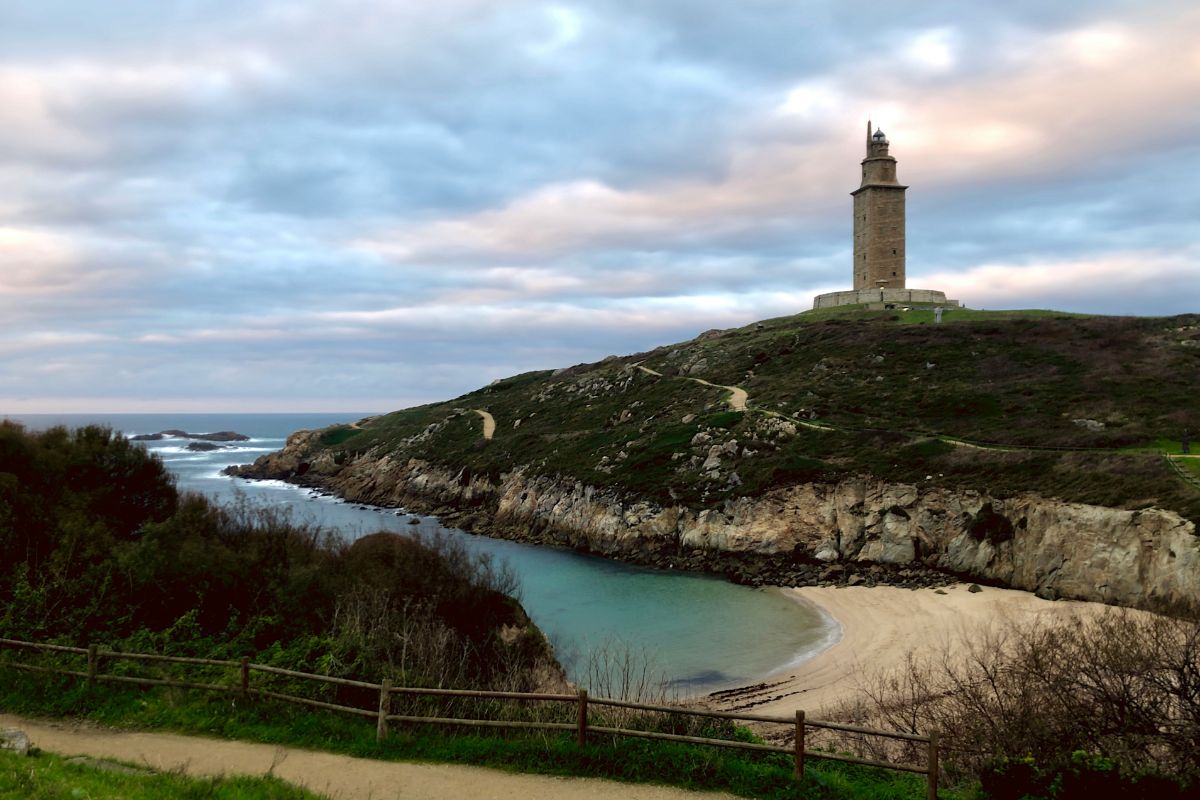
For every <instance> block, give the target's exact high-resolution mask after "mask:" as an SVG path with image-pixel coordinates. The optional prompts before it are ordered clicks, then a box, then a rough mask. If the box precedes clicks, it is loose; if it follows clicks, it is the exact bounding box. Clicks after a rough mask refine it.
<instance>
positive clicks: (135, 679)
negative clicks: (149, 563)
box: [0, 638, 939, 800]
mask: <svg viewBox="0 0 1200 800" xmlns="http://www.w3.org/2000/svg"><path fill="white" fill-rule="evenodd" d="M5 648H8V649H23V650H38V651H42V652H46V653H61V654H64V655H75V656H83V657H85V658H86V668H85V670H69V669H63V668H61V667H57V666H54V667H48V666H41V665H36V664H24V663H19V662H15V661H10V660H8V659H4V660H2V661H0V667H7V668H9V669H17V670H25V671H30V672H46V673H53V674H57V675H68V676H72V677H76V678H82V679H84V680H86V681H87V682H88V683H89V684H94V683H96V682H109V683H127V684H134V685H138V686H173V687H179V688H183V689H197V690H201V691H209V692H221V693H230V694H235V695H238V696H240V697H242V698H244V699H247V700H249V699H250V698H253V697H259V698H267V699H271V700H280V701H283V702H288V703H298V704H301V705H305V706H310V707H313V708H321V709H325V710H328V711H335V712H338V713H342V714H353V715H356V716H359V717H363V718H367V719H372V720H374V721H375V734H376V740H377V741H383V740H385V739H386V738H387V736H388V731H389V727H390V725H391V723H393V722H396V723H414V724H422V725H452V726H462V727H472V728H528V729H535V730H548V731H574V732H575V736H576V740H577V741H578V743H579V745H580V746H583V745H584V744H586V743H587V739H588V736H589V735H595V734H602V735H609V736H614V737H619V736H631V737H641V738H645V739H660V740H665V741H671V742H686V743H688V744H695V745H703V746H709V747H727V748H734V749H739V750H752V751H757V752H765V753H784V754H787V755H790V756H791V757H792V759H793V763H794V774H795V777H796V778H797V780H798V779H800V778H802V777H803V776H804V764H805V761H806V760H808V759H825V760H829V761H841V762H845V763H849V764H862V765H866V766H870V767H880V768H882V769H890V770H899V771H902V772H913V773H917V774H920V775H925V776H926V783H927V786H928V793H927V797H928V800H936V798H937V783H938V772H939V766H938V758H939V750H938V738H937V734H936V733H934V734H930V735H928V736H921V735H917V734H911V733H901V732H899V731H880V730H874V729H871V728H864V727H859V726H856V725H844V724H841V723H838V722H827V721H823V720H814V719H808V718H807V717H806V716H805V713H804V712H803V711H796V714H795V716H794V717H782V716H771V715H766V714H746V713H738V712H727V711H708V710H702V709H694V708H683V707H678V706H662V705H651V704H646V703H637V702H632V701H627V700H616V699H611V698H605V697H589V696H588V693H587V690H585V689H580V690H579V691H578V692H576V693H574V694H551V693H542V694H539V693H531V692H495V691H482V690H468V689H425V688H416V687H408V686H393V685H392V683H391V681H390V680H388V679H386V678H385V679H383V680H382V681H381V682H379V683H371V682H368V681H358V680H351V679H349V678H335V677H331V676H328V675H316V674H312V673H308V672H297V671H295V670H290V669H282V668H280V667H271V666H267V665H265V664H253V663H251V662H250V660H249V659H248V658H242V659H241V660H240V661H227V660H219V659H212V658H186V657H181V656H165V655H158V654H154V653H128V652H120V651H114V650H100V649H99V648H98V647H97V646H96V645H94V644H93V645H89V646H87V647H65V646H63V645H55V644H43V643H39V642H24V641H19V640H16V639H3V638H0V649H5ZM119 660H129V661H143V662H161V663H166V664H182V665H193V666H206V667H221V668H225V669H230V670H233V671H234V672H235V675H236V680H234V681H231V682H230V683H203V682H199V681H184V680H174V679H170V678H150V677H139V676H132V675H113V674H106V673H103V672H101V670H100V667H101V664H102V663H103V662H106V661H119ZM255 672H258V673H263V674H266V675H277V676H281V677H286V678H293V679H296V680H303V681H316V682H319V683H324V684H330V685H334V686H340V687H347V688H352V689H359V690H366V691H370V692H373V693H377V696H378V706H377V707H376V708H375V709H366V708H359V707H354V706H346V705H340V704H337V703H329V702H324V701H321V700H314V699H312V698H308V697H299V696H296V695H290V694H284V693H281V692H273V691H269V690H267V689H265V688H262V687H256V686H252V685H251V675H252V673H255ZM396 695H409V696H424V697H448V698H477V699H489V700H512V701H518V702H530V701H541V702H551V703H564V704H572V705H574V706H575V714H574V717H575V721H574V722H545V721H525V720H503V719H466V718H459V717H436V716H421V715H411V714H408V715H406V714H393V713H392V699H393V697H394V696H396ZM593 706H601V707H607V708H619V709H627V710H629V711H635V712H637V711H641V712H647V713H661V714H675V715H683V716H692V717H702V718H708V719H716V720H728V721H735V722H763V723H776V724H782V725H787V726H789V728H794V737H795V738H794V742H793V745H792V746H791V747H786V746H783V745H775V744H760V743H757V742H741V741H733V740H730V739H714V738H708V737H703V736H685V735H682V734H675V733H664V732H661V731H651V730H635V729H630V728H620V727H610V726H604V725H593V724H591V722H590V716H589V709H590V708H591V707H593ZM810 729H820V730H830V731H840V732H845V733H853V734H860V735H865V736H875V737H882V738H885V739H892V740H899V741H903V742H909V743H912V745H913V746H915V747H917V748H918V749H924V751H925V756H926V758H925V763H924V764H905V763H897V762H891V761H878V760H873V759H866V758H857V757H855V756H851V755H845V754H842V753H834V752H828V751H825V750H810V749H807V748H806V747H805V735H806V733H807V732H808V731H809V730H810ZM921 745H924V747H923V748H922V747H921Z"/></svg>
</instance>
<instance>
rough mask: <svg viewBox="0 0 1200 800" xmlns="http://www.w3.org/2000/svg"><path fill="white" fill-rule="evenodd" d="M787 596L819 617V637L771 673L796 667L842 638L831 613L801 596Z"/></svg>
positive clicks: (840, 630) (839, 625)
mask: <svg viewBox="0 0 1200 800" xmlns="http://www.w3.org/2000/svg"><path fill="white" fill-rule="evenodd" d="M788 597H789V598H790V599H791V600H792V601H794V602H796V603H799V604H800V605H802V606H804V607H805V608H808V609H811V610H813V611H815V612H817V615H818V616H820V618H821V638H819V639H817V641H815V642H813V643H812V644H810V645H808V646H807V647H804V648H801V649H800V650H799V651H798V652H796V653H795V654H793V655H792V657H791V658H790V659H788V662H787V663H786V664H783V665H781V666H780V667H779V668H778V669H773V670H771V672H770V673H768V674H772V675H773V674H775V673H776V672H782V671H784V670H788V669H792V668H794V667H798V666H800V665H801V664H803V663H804V662H805V661H808V660H809V659H810V658H813V657H814V656H817V655H820V654H821V653H824V652H825V651H826V650H828V649H829V648H831V647H833V646H834V645H835V644H837V643H838V642H840V641H841V640H842V635H843V631H842V624H841V623H840V622H838V621H837V620H836V619H834V618H833V615H832V614H830V613H829V612H828V611H826V610H825V609H823V608H821V607H820V606H819V605H817V604H816V603H810V602H809V601H807V600H805V599H804V598H803V597H797V596H796V595H793V594H790V593H789V594H788Z"/></svg>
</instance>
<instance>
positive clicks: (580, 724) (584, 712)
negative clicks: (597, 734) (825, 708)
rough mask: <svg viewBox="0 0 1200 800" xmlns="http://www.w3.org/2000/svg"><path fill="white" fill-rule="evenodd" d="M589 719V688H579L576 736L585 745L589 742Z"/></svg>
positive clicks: (580, 743) (581, 744)
mask: <svg viewBox="0 0 1200 800" xmlns="http://www.w3.org/2000/svg"><path fill="white" fill-rule="evenodd" d="M587 719H588V703H587V689H580V690H579V714H578V716H577V717H576V719H575V737H576V739H577V740H578V742H579V746H580V747H583V746H584V745H585V744H587Z"/></svg>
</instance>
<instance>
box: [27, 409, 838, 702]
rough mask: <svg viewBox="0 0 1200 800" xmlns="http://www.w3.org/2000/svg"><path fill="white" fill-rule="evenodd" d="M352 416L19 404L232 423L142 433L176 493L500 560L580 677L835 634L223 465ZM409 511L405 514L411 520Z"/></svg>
mask: <svg viewBox="0 0 1200 800" xmlns="http://www.w3.org/2000/svg"><path fill="white" fill-rule="evenodd" d="M366 416H370V414H368V413H362V414H22V415H8V417H7V418H9V419H13V420H15V421H17V422H20V423H21V424H23V425H25V427H26V428H28V429H31V430H43V429H46V428H49V427H52V426H56V425H64V426H67V427H79V426H83V425H90V424H99V425H104V426H108V427H110V428H112V429H113V430H115V431H119V432H121V433H123V434H124V435H126V436H134V435H136V434H143V433H156V432H158V431H163V430H168V429H178V430H183V431H187V432H189V433H211V432H215V431H236V432H238V433H241V434H244V435H246V436H249V437H250V439H249V441H245V442H236V443H230V444H229V445H227V446H225V447H222V448H221V449H219V450H212V451H209V452H193V451H190V450H188V449H187V444H188V442H187V441H186V440H182V439H171V438H168V439H162V440H159V441H150V442H145V443H144V446H145V447H146V448H147V449H148V450H149V451H150V452H152V453H155V454H156V455H158V456H159V457H160V458H162V460H163V463H164V464H165V465H166V467H167V469H169V470H170V471H171V473H172V474H173V475H174V476H175V478H176V481H177V485H178V487H179V488H180V489H181V490H183V491H195V492H200V493H202V494H205V495H207V496H209V497H210V498H212V499H213V500H215V501H217V502H220V503H235V502H238V503H250V504H253V505H256V506H264V507H271V508H274V509H276V510H282V511H285V512H286V513H288V514H290V515H291V517H292V519H294V520H296V521H300V522H306V523H312V524H317V525H320V526H321V527H323V528H324V529H327V530H333V531H337V532H338V533H339V534H340V535H342V536H344V537H346V538H347V539H349V540H353V539H356V538H358V537H360V536H363V535H366V534H369V533H374V532H376V531H393V532H396V533H400V534H404V535H413V534H414V533H419V534H421V535H426V536H431V535H439V534H440V535H443V536H448V537H453V538H455V539H458V540H460V541H461V542H463V543H464V544H465V545H466V546H467V547H468V548H470V549H471V550H472V551H474V552H478V553H487V554H490V555H491V556H492V557H493V558H495V559H497V560H503V561H504V562H506V563H507V564H508V565H509V567H510V568H511V569H512V570H513V572H515V574H516V575H517V577H518V579H519V580H520V586H521V589H520V594H519V599H520V601H521V603H522V605H523V606H524V607H525V609H526V611H527V612H528V613H529V615H530V617H532V618H533V620H534V622H536V623H537V625H538V627H539V628H541V629H542V631H543V632H544V633H545V634H546V635H547V637H549V639H550V641H551V643H552V644H553V645H554V648H555V652H556V654H557V656H558V658H559V661H560V662H562V664H563V666H564V668H565V669H566V670H567V674H568V676H570V677H571V678H572V679H573V680H575V681H577V682H581V683H584V684H586V683H587V680H588V675H589V674H591V672H590V670H589V664H592V665H594V664H596V663H602V662H604V661H605V660H606V659H609V660H611V657H612V656H613V654H621V657H622V658H626V657H628V658H632V661H633V663H634V664H635V665H636V666H637V668H638V670H639V673H644V674H648V675H651V676H655V678H656V681H655V682H659V681H661V682H662V683H663V684H665V688H666V690H667V692H668V694H669V695H672V696H675V697H686V696H689V695H695V694H702V693H705V692H710V691H714V690H718V689H723V688H730V687H734V686H740V685H744V684H746V683H749V682H752V681H754V680H757V679H759V678H762V677H764V676H766V675H768V674H770V673H772V672H775V671H779V670H783V669H786V668H788V667H790V666H793V665H796V664H799V663H800V662H802V661H804V660H806V659H807V658H810V657H812V656H813V655H815V654H816V653H818V652H820V651H821V650H823V649H825V648H826V647H828V646H830V645H831V644H832V643H833V642H834V641H835V640H836V638H837V636H838V635H839V631H838V628H837V625H836V623H835V622H834V621H833V620H832V619H831V618H829V617H828V616H827V615H826V614H824V613H823V612H822V611H820V610H819V609H817V608H815V607H813V606H810V605H807V604H804V603H802V602H799V601H797V600H795V599H793V598H791V597H789V596H787V595H786V594H785V593H783V592H782V591H780V590H778V589H772V588H757V589H756V588H751V587H747V586H738V585H735V584H732V583H729V582H728V581H725V580H723V579H720V578H717V577H714V576H709V575H699V574H695V573H688V572H672V571H669V570H667V571H664V570H653V569H647V568H643V567H637V566H633V565H630V564H625V563H623V562H619V561H613V560H610V559H605V558H599V557H595V556H589V555H585V554H582V553H578V552H575V551H573V550H566V549H559V548H554V547H547V546H542V545H530V544H522V543H519V542H510V541H505V540H501V539H492V538H489V537H486V536H477V535H472V534H469V533H465V532H463V531H461V530H458V529H456V528H453V527H447V526H443V525H441V524H440V523H439V522H438V520H437V519H436V518H434V517H430V516H420V515H415V514H409V513H406V512H404V511H403V510H398V509H384V508H375V507H368V506H363V505H361V504H357V503H347V502H345V501H343V500H341V499H340V498H335V497H329V496H322V495H321V494H319V493H317V492H314V491H312V490H309V489H305V488H302V487H298V486H294V485H292V484H289V483H285V482H282V481H250V480H245V479H241V478H232V477H229V476H226V475H222V474H221V473H222V470H224V469H225V467H227V466H229V465H231V464H245V463H249V462H252V461H253V460H254V459H256V458H258V457H259V456H261V455H263V454H264V453H269V452H272V451H274V450H278V449H280V448H281V447H283V445H284V443H285V440H286V438H287V436H288V434H289V433H292V432H294V431H297V430H302V429H312V428H322V427H325V426H328V425H332V424H334V423H339V422H352V421H354V420H356V419H361V418H362V417H366ZM413 520H416V521H417V522H416V524H413Z"/></svg>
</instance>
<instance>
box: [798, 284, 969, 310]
mask: <svg viewBox="0 0 1200 800" xmlns="http://www.w3.org/2000/svg"><path fill="white" fill-rule="evenodd" d="M960 305H961V303H959V302H958V301H957V300H947V299H946V293H945V292H939V291H935V290H933V289H858V290H853V291H848V292H829V293H827V294H819V295H817V296H816V297H815V298H813V308H814V309H815V308H836V307H837V306H866V307H867V308H870V309H881V308H890V307H893V306H906V307H908V308H935V307H937V306H941V307H942V308H958V307H959V306H960Z"/></svg>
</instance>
